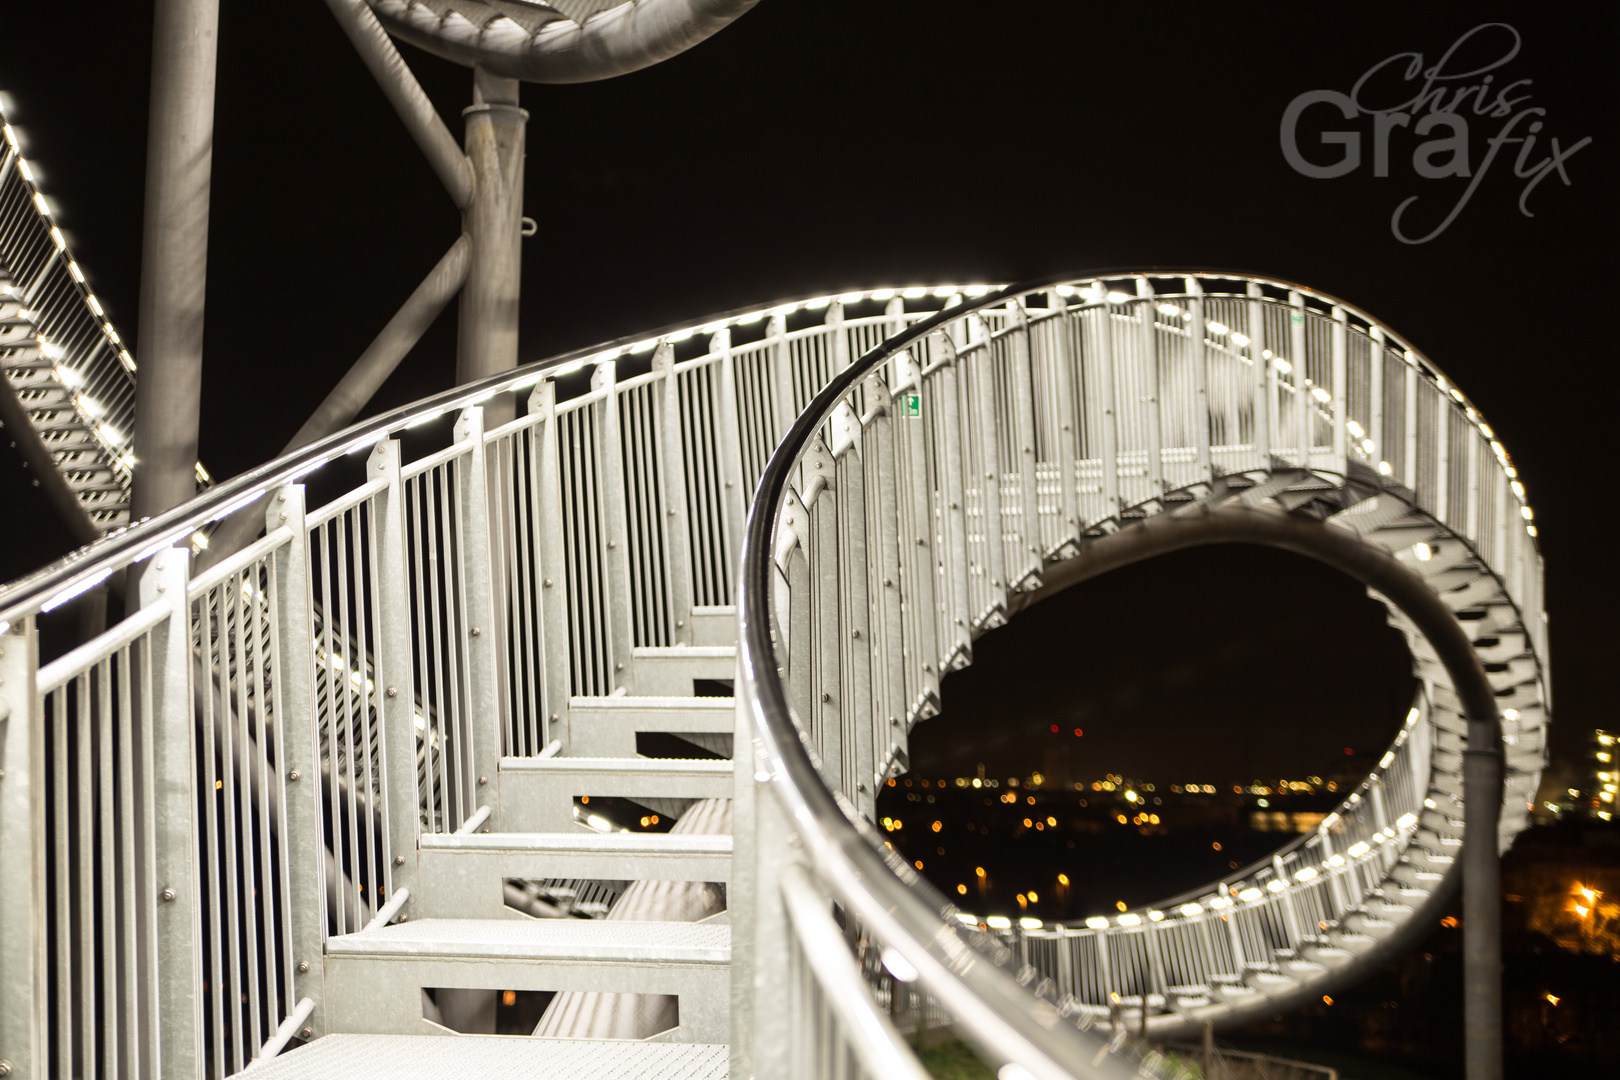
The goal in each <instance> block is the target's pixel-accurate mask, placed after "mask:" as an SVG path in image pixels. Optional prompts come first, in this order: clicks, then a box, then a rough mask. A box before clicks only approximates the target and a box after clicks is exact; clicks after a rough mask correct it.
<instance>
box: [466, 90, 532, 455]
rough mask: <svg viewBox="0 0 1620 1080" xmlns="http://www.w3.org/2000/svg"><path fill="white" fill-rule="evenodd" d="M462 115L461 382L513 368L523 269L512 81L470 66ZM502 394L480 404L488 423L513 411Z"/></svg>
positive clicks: (519, 115)
mask: <svg viewBox="0 0 1620 1080" xmlns="http://www.w3.org/2000/svg"><path fill="white" fill-rule="evenodd" d="M462 116H463V117H465V119H466V126H467V130H466V135H465V139H466V148H467V159H468V160H469V161H471V162H472V166H473V176H474V183H473V194H472V198H471V200H470V201H469V202H468V203H467V207H466V209H465V210H464V211H463V213H462V223H463V224H462V228H463V231H464V232H466V234H467V235H468V236H470V237H471V238H472V245H473V249H472V263H471V265H470V266H469V267H468V270H467V284H466V286H465V287H464V288H463V289H462V291H461V322H460V328H459V335H458V340H457V349H456V382H457V383H458V384H461V383H468V382H471V381H473V380H474V379H481V378H483V377H484V376H486V375H494V374H497V373H499V372H502V371H510V370H511V369H512V368H515V367H517V355H518V354H517V345H518V292H519V288H520V286H521V282H522V270H523V251H522V243H523V235H522V234H523V152H524V125H525V124H526V123H527V122H528V119H529V114H528V112H526V111H525V110H523V109H521V108H519V107H518V81H517V80H516V79H506V78H502V77H500V76H497V75H491V74H489V73H488V72H487V71H484V70H483V69H482V68H474V69H473V104H472V105H471V106H470V107H468V108H467V109H465V110H463V112H462ZM513 415H514V405H513V402H512V399H511V397H510V396H509V395H503V396H502V397H498V398H496V399H494V400H493V401H490V402H487V403H486V404H485V406H484V422H485V426H486V427H488V428H489V429H494V428H497V427H500V426H501V425H502V424H505V423H507V422H508V421H510V420H511V419H512V418H513Z"/></svg>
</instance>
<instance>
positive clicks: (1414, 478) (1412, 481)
mask: <svg viewBox="0 0 1620 1080" xmlns="http://www.w3.org/2000/svg"><path fill="white" fill-rule="evenodd" d="M1375 329H1376V328H1375ZM1374 355H1375V356H1377V357H1378V358H1379V359H1378V363H1379V368H1380V370H1381V368H1382V365H1383V355H1384V350H1383V348H1382V347H1381V346H1377V347H1376V351H1375V353H1374ZM1404 367H1405V371H1406V379H1405V382H1406V396H1405V399H1404V402H1403V417H1402V419H1403V422H1404V423H1405V425H1406V451H1405V452H1406V467H1405V469H1404V470H1403V475H1404V478H1405V481H1406V488H1407V490H1408V491H1410V492H1411V493H1412V497H1413V498H1414V499H1415V498H1416V497H1417V489H1418V373H1417V365H1415V364H1411V363H1408V364H1406V365H1404Z"/></svg>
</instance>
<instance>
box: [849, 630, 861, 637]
mask: <svg viewBox="0 0 1620 1080" xmlns="http://www.w3.org/2000/svg"><path fill="white" fill-rule="evenodd" d="M849 636H850V637H852V638H858V637H860V636H861V632H860V631H859V630H851V631H850V632H849Z"/></svg>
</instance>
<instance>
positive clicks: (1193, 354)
mask: <svg viewBox="0 0 1620 1080" xmlns="http://www.w3.org/2000/svg"><path fill="white" fill-rule="evenodd" d="M1187 292H1188V294H1189V295H1188V298H1187V348H1188V350H1189V351H1188V353H1187V357H1188V363H1189V364H1190V365H1191V367H1192V373H1193V388H1194V389H1193V408H1194V409H1195V410H1196V414H1195V416H1194V417H1193V426H1194V429H1195V430H1196V431H1197V433H1198V479H1199V480H1200V481H1201V482H1204V483H1213V482H1214V481H1215V466H1214V462H1213V460H1212V459H1211V457H1210V448H1209V444H1210V430H1209V428H1210V422H1209V421H1210V417H1209V362H1208V353H1207V351H1206V349H1205V348H1204V333H1205V322H1204V286H1203V283H1202V282H1201V281H1199V279H1198V278H1196V277H1189V278H1187Z"/></svg>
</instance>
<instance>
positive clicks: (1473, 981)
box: [1462, 710, 1502, 1080]
mask: <svg viewBox="0 0 1620 1080" xmlns="http://www.w3.org/2000/svg"><path fill="white" fill-rule="evenodd" d="M1501 815H1502V737H1501V733H1500V731H1499V730H1498V725H1497V723H1496V721H1495V718H1494V716H1492V717H1488V718H1487V717H1482V716H1479V715H1477V714H1476V713H1475V712H1474V711H1473V710H1470V712H1469V716H1468V748H1467V749H1466V750H1464V751H1463V822H1464V830H1463V835H1464V840H1463V849H1462V862H1463V867H1462V871H1463V1051H1464V1062H1465V1073H1466V1075H1467V1077H1468V1080H1502V860H1501V854H1500V851H1499V848H1498V841H1497V826H1498V823H1499V822H1500V819H1501Z"/></svg>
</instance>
